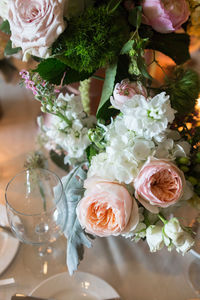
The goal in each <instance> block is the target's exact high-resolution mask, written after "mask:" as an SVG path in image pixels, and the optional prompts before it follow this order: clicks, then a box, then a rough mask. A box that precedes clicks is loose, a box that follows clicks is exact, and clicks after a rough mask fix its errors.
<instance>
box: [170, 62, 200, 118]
mask: <svg viewBox="0 0 200 300" xmlns="http://www.w3.org/2000/svg"><path fill="white" fill-rule="evenodd" d="M165 91H166V93H167V94H168V95H170V100H171V105H172V107H173V108H174V109H175V110H177V111H178V113H179V116H180V115H181V116H184V115H188V114H189V113H191V112H192V111H193V110H194V106H195V103H196V100H197V98H198V94H199V92H200V80H199V77H198V74H197V73H196V72H195V71H193V70H190V69H188V70H184V69H183V68H181V67H179V68H177V69H176V70H175V71H174V74H173V77H171V78H168V79H167V80H166V88H165Z"/></svg>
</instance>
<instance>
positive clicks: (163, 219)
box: [158, 214, 167, 225]
mask: <svg viewBox="0 0 200 300" xmlns="http://www.w3.org/2000/svg"><path fill="white" fill-rule="evenodd" d="M158 218H159V219H160V220H161V221H162V222H163V224H164V225H165V224H167V220H166V219H165V218H164V217H163V216H162V215H161V214H158Z"/></svg>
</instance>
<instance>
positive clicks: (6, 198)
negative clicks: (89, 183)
mask: <svg viewBox="0 0 200 300" xmlns="http://www.w3.org/2000/svg"><path fill="white" fill-rule="evenodd" d="M33 170H40V171H45V172H47V173H49V174H53V175H54V176H55V177H56V178H57V179H58V182H59V184H60V186H61V193H60V196H59V197H58V201H56V203H55V204H56V205H57V204H58V203H59V202H60V200H61V199H62V195H63V194H64V187H63V184H62V181H61V179H60V177H59V176H58V175H57V174H56V173H55V172H53V171H51V170H48V169H44V168H34V169H33ZM27 171H31V169H24V170H22V171H20V172H18V173H16V174H15V175H14V176H13V177H12V178H11V179H10V180H9V181H8V183H7V185H6V188H5V200H6V205H8V206H9V207H10V209H11V210H12V211H13V212H15V213H17V214H19V215H22V216H27V217H28V216H29V217H30V216H40V215H42V214H44V213H45V211H44V212H42V213H36V214H26V213H22V212H20V211H18V210H16V209H15V208H14V207H13V206H12V205H11V204H10V203H9V201H8V197H7V192H8V188H9V186H10V184H11V183H12V182H13V180H14V179H15V178H16V177H17V176H19V175H21V174H23V173H24V174H25V173H26V172H27ZM54 209H55V206H54V207H53V208H50V209H48V210H46V212H51V211H53V210H54Z"/></svg>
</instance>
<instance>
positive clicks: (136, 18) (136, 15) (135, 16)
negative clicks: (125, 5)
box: [128, 6, 142, 28]
mask: <svg viewBox="0 0 200 300" xmlns="http://www.w3.org/2000/svg"><path fill="white" fill-rule="evenodd" d="M128 21H129V23H130V24H131V25H133V26H134V27H136V28H139V27H140V24H141V21H142V7H141V6H136V7H134V8H133V9H132V10H130V12H129V17H128Z"/></svg>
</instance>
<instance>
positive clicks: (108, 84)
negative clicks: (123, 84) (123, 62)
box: [97, 64, 117, 118]
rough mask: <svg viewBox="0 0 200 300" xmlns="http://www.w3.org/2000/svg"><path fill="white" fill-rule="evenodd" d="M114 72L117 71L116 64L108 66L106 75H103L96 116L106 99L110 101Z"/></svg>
mask: <svg viewBox="0 0 200 300" xmlns="http://www.w3.org/2000/svg"><path fill="white" fill-rule="evenodd" d="M116 72H117V64H114V65H112V66H109V67H108V68H107V70H106V76H105V81H104V85H103V90H102V94H101V100H100V103H99V107H98V109H97V118H99V117H100V109H101V107H102V106H103V105H104V104H105V103H106V102H107V101H110V100H109V99H110V96H111V95H112V92H113V87H114V84H115V76H116Z"/></svg>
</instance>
